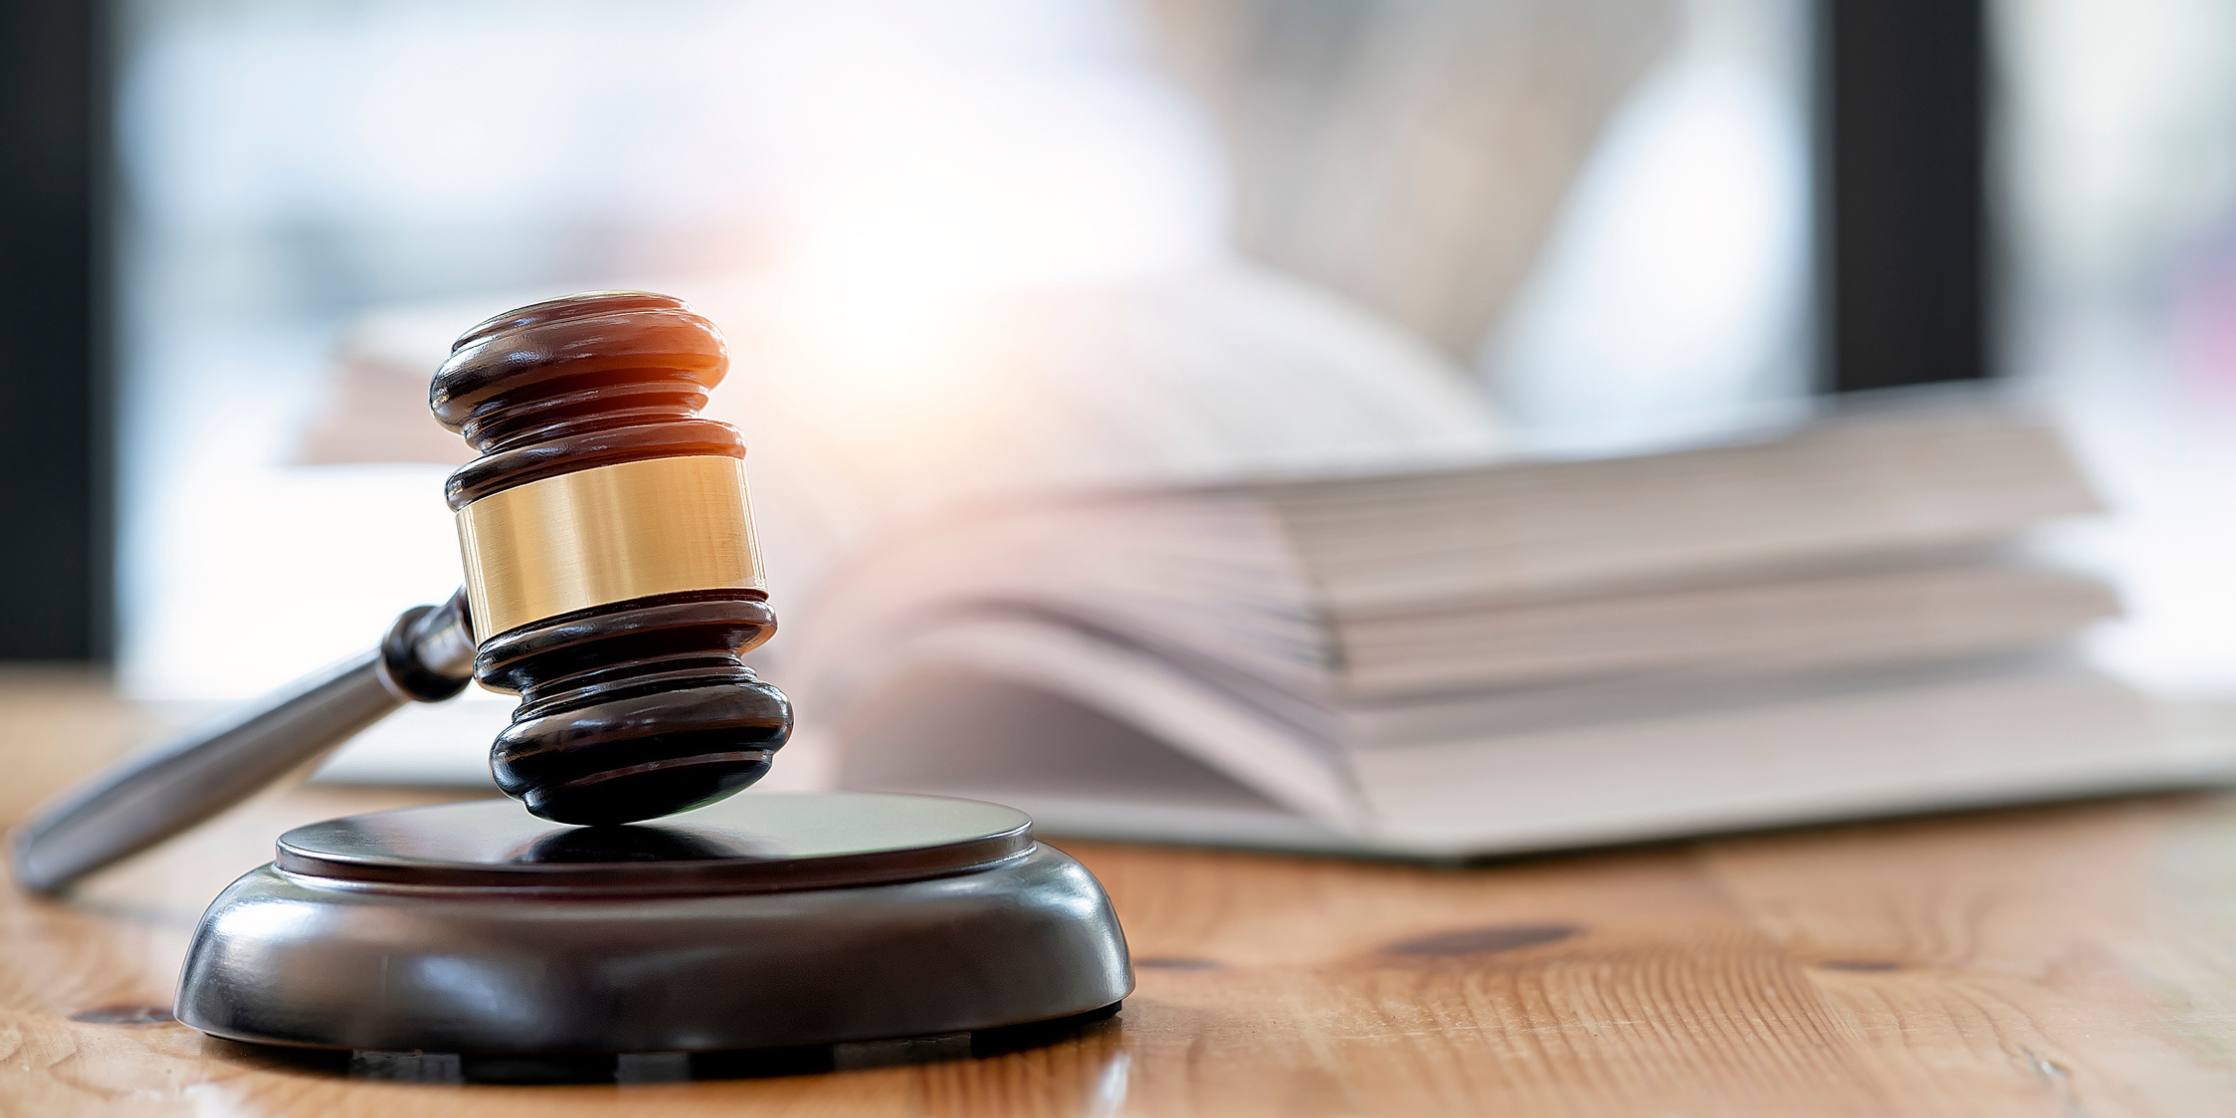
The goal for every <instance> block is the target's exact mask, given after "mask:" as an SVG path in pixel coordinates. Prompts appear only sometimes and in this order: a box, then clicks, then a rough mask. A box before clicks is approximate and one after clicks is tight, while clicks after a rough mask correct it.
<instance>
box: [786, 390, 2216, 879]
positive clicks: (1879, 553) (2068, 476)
mask: <svg viewBox="0 0 2236 1118" xmlns="http://www.w3.org/2000/svg"><path fill="white" fill-rule="evenodd" d="M2094 507H2095V506H2094V502H2093V500H2092V498H2091V496H2090V493H2089V489H2088V487H2087V486H2086V485H2085V484H2084V483H2083V481H2082V479H2081V478H2080V477H2079V475H2078V474H2077V473H2076V472H2075V470H2074V468H2073V466H2072V464H2071V462H2070V461H2069V460H2068V459H2067V458H2066V456H2065V454H2064V452H2063V450H2062V448H2061V446H2060V444H2059V442H2058V440H2057V438H2056V437H2055V435H2054V434H2053V433H2052V432H2051V431H2050V430H2048V429H2047V428H2044V427H2041V426H2038V425H2035V424H2033V423H2030V422H2027V421H2023V420H2017V419H2012V418H2008V417H2005V416H2002V415H1999V414H1996V413H1993V412H1979V411H1971V410H1961V411H1957V412H1927V413H1923V414H1917V415H1909V416H1891V417H1866V418H1860V419H1854V420H1848V421H1834V422H1828V423H1822V424H1818V425H1814V426H1810V427H1806V428H1803V429H1800V430H1798V431H1794V432H1791V433H1788V434H1785V435H1783V436H1780V437H1774V438H1769V439H1766V440H1764V441H1760V442H1755V443H1751V444H1746V445H1737V446H1726V447H1718V448H1710V449H1698V450H1690V451H1682V452H1675V453H1665V454H1658V455H1652V456H1646V457H1639V458H1631V459H1618V460H1609V461H1597V462H1569V463H1545V464H1504V465H1486V466H1482V467H1478V468H1463V469H1447V470H1439V471H1433V472H1417V473H1405V474H1396V475H1377V476H1369V477H1348V478H1330V479H1325V480H1317V481H1313V480H1287V481H1281V482H1269V483H1262V484H1236V485H1218V486H1201V487H1193V488H1170V489H1162V490H1151V491H1133V492H1118V493H1109V494H1103V495H1099V496H1096V497H1093V498H1074V499H1070V500H1064V501H1053V502H1044V503H1037V504H1036V503H1029V502H1028V503H1023V504H1018V505H1012V506H1007V507H999V508H988V509H983V510H980V511H979V512H977V513H976V514H975V515H957V516H955V517H953V518H952V519H951V521H950V522H949V523H948V524H947V525H946V526H945V527H944V528H942V529H941V530H939V531H937V532H927V533H922V534H919V535H917V536H916V537H914V538H911V539H908V540H904V541H899V542H897V543H896V544H895V545H894V546H891V547H889V548H886V549H882V550H880V551H878V552H877V553H875V554H874V555H873V556H871V557H870V558H868V559H867V560H866V561H864V562H863V563H862V564H860V565H859V566H858V567H857V568H855V569H853V570H850V571H848V572H846V573H845V574H843V575H841V576H840V581H839V583H838V592H837V593H835V594H834V595H833V599H834V601H836V602H838V603H840V604H839V605H838V606H837V607H836V608H833V609H830V610H828V611H826V612H825V613H824V614H823V615H822V616H821V617H820V618H819V619H818V625H819V629H818V631H817V632H816V633H814V634H813V635H812V636H810V637H809V638H807V639H805V640H803V641H802V642H800V644H801V649H800V651H801V653H802V655H801V659H800V661H797V662H795V663H794V665H793V666H792V671H793V672H794V673H795V674H794V678H795V679H797V680H799V681H800V685H801V687H802V688H803V691H802V693H803V695H805V696H808V697H809V698H810V699H811V700H812V701H813V702H814V703H815V704H817V708H818V709H821V710H827V711H842V712H845V721H844V722H843V723H842V728H843V733H844V738H845V741H846V745H845V748H844V749H843V751H842V752H841V753H840V765H841V769H840V774H839V778H840V780H841V781H842V782H843V783H847V784H855V785H864V786H872V787H906V788H912V789H917V790H929V791H948V792H954V793H958V794H967V795H973V796H982V797H989V798H996V799H1002V800H1004V801H1008V802H1014V803H1018V804H1020V805H1021V806H1024V807H1026V808H1027V809H1028V810H1031V811H1033V812H1034V813H1035V814H1036V816H1037V817H1039V818H1041V819H1042V820H1043V821H1044V823H1046V824H1048V825H1050V826H1053V827H1055V828H1058V829H1070V830H1076V831H1091V832H1096V833H1111V834H1126V835H1133V836H1139V837H1171V836H1175V835H1180V836H1187V837H1190V838H1196V839H1203V838H1212V837H1216V838H1223V839H1227V840H1232V841H1240V842H1255V843H1268V844H1278V845H1300V844H1301V845H1318V846H1328V847H1338V848H1350V849H1366V850H1375V851H1382V852H1391V853H1404V854H1416V855H1430V856H1463V855H1471V854H1478V853H1486V852H1500V851H1511V850H1517V849H1528V848H1538V847H1552V846H1569V845H1577V844H1585V843H1596V842H1606V841H1615V840H1626V839H1638V838H1648V837H1655V836H1666V835H1672V834H1681V833H1687V832H1692V831H1699V830H1710V829H1730V828H1737V827H1753V826H1763V825H1770V824H1778V823H1791V822H1799V821H1808V820H1817V819H1825V818H1834V817H1842V816H1854V815H1863V814H1877V813H1890V812H1904V811H1915V810H1923V809H1927V808H1933V807H1946V806H1957V805H1970V804H1984V803H1992V802H1998V801H2006V800H2015V799H2026V798H2035V797H2047V796H2069V795H2075V794H2082V793H2094V792H2102V791H2108V790H2114V789H2121V788H2135V787H2149V786H2162V785H2168V784H2180V783H2186V782H2189V781H2192V780H2198V779H2216V778H2220V777H2224V776H2225V775H2226V772H2227V761H2226V753H2225V751H2224V750H2221V749H2219V748H2216V747H2214V746H2211V745H2210V744H2207V743H2204V742H2199V741H2193V740H2188V739H2185V738H2184V737H2183V735H2181V734H2180V733H2178V732H2174V731H2173V730H2171V729H2170V728H2168V727H2164V726H2160V725H2158V724H2157V723H2158V721H2159V720H2160V719H2161V716H2162V715H2161V712H2159V711H2158V710H2157V709H2156V708H2154V707H2153V706H2152V705H2151V704H2149V703H2147V702H2146V701H2144V700H2143V699H2142V698H2141V697H2140V696H2138V695H2136V694H2134V693H2133V692H2131V691H2129V690H2128V689H2127V688H2125V687H2124V686H2123V685H2121V684H2119V683H2117V682H2114V681H2112V680H2110V679H2107V678H2105V677H2103V676H2101V675H2098V674H2096V673H2094V672H2092V671H2091V670H2089V669H2087V668H2086V667H2084V666H2080V665H2078V664H2077V663H2075V662H2074V660H2073V658H2072V657H2071V656H2068V655H2065V654H2063V652H2062V650H2061V645H2062V644H2063V643H2064V642H2065V641H2066V640H2067V639H2068V638H2070V637H2072V636H2073V635H2074V634H2075V633H2077V632H2078V631H2080V630H2081V629H2083V628H2084V627H2086V626H2088V625H2090V624H2092V623H2094V622H2097V621H2100V620H2103V619H2105V618H2108V617H2111V616H2113V615H2114V614H2115V613H2116V612H2117V601H2116V599H2115V598H2114V596H2113V595H2112V594H2111V593H2110V592H2109V591H2108V589H2107V588H2106V587H2105V586H2104V585H2102V584H2101V583H2100V582H2098V581H2097V580H2095V579H2093V578H2090V577H2086V576H2083V575H2079V574H2074V573H2066V572H2061V571H2058V570H2055V569H2051V568H2048V567H2045V566H2043V565H2041V564H2040V563H2038V562H2035V561H2031V560H2029V559H2028V558H2027V556H2026V549H2025V548H2023V547H2022V546H2019V545H2020V543H2021V542H2022V541H2021V537H2022V536H2023V534H2024V533H2026V532H2027V530H2028V529H2030V528H2033V527H2035V526H2037V525H2040V524H2042V523H2044V522H2046V521H2050V520H2053V519H2058V518H2063V517H2068V516H2074V515H2078V514H2084V513H2088V512H2091V511H2093V510H2094Z"/></svg>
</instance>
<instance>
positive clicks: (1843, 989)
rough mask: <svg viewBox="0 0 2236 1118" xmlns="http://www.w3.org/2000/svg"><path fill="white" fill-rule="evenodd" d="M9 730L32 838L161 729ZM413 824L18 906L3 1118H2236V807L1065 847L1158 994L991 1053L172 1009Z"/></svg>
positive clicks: (33, 707) (79, 686) (154, 872)
mask: <svg viewBox="0 0 2236 1118" xmlns="http://www.w3.org/2000/svg"><path fill="white" fill-rule="evenodd" d="M0 713H4V714H5V716H6V719H5V725H6V726H7V727H8V730H9V733H8V737H7V739H6V740H5V743H4V744H0V750H4V751H5V753H4V756H5V773H6V777H5V779H0V818H5V819H6V820H9V821H11V822H12V821H14V820H18V819H21V818H22V817H23V816H24V814H25V813H26V812H27V811H29V810H30V809H31V807H32V806H33V805H35V804H36V803H37V802H38V801H39V800H41V799H43V798H45V797H46V796H48V795H50V794H52V793H53V792H55V791H57V790H59V789H60V788H61V787H62V786H63V785H65V784H66V783H67V782H68V781H70V780H71V779H73V778H75V777H77V776H80V775H83V774H85V773H87V772H90V771H92V770H93V769H95V768H96V767H98V766H99V765H100V764H101V763H102V762H103V761H105V760H107V759H109V758H112V757H114V756H116V755H118V754H119V753H120V752H121V751H123V750H124V749H125V748H127V747H128V746H130V745H132V744H135V743H136V742H138V741H139V740H140V739H141V738H143V737H144V736H145V735H146V734H147V733H148V732H149V729H150V724H149V720H148V719H147V717H146V716H144V715H142V714H140V713H138V712H135V711H133V710H131V709H129V708H127V707H125V706H123V705H121V704H118V703H116V702H114V701H112V700H110V699H109V698H108V697H107V695H106V692H105V691H104V690H103V689H102V688H101V686H100V684H99V683H98V682H97V681H94V680H90V679H86V678H82V677H73V676H66V675H59V674H49V675H27V674H24V673H20V672H19V673H14V674H11V675H6V676H0ZM474 748H479V747H478V746H476V747H474ZM427 798H429V796H428V794H427V793H411V792H401V791H380V790H364V789H358V790H338V789H334V788H326V787H316V786H314V787H307V788H297V789H293V790H285V791H281V792H279V793H277V794H275V795H272V796H268V797H265V798H263V799H261V800H259V801H256V802H253V803H251V804H249V805H246V806H244V807H243V808H241V809H240V810H238V811H236V812H234V813H232V814H230V815H228V816H226V817H224V818H222V819H220V820H218V821H217V822H215V823H212V824H210V825H208V826H206V827H204V828H202V829H201V830H199V831H197V832H195V833H193V834H192V835H190V836H188V837H186V838H185V839H182V840H180V841H178V842H175V843H173V844H171V845H170V846H168V847H166V848H163V849H161V850H159V851H157V852H155V853H153V854H150V855H148V856H146V857H144V858H142V859H140V860H139V861H137V862H134V863H132V864H130V865H128V866H125V867H122V868H119V869H118V870H116V871H113V872H112V873H111V874H109V875H107V876H106V877H104V878H102V879H100V880H98V881H96V882H94V883H93V884H92V885H91V886H90V887H88V888H87V889H85V890H84V891H83V892H82V893H81V894H80V895H79V896H77V897H76V898H74V899H72V900H70V901H67V902H60V903H57V902H41V901H33V900H29V899H25V898H23V897H20V896H17V895H15V894H14V893H13V891H12V890H10V891H7V892H6V893H5V894H4V895H0V936H4V942H5V945H6V946H5V951H4V955H0V1111H4V1112H5V1113H8V1114H22V1115H67V1114H74V1113H80V1112H99V1113H110V1112H119V1113H158V1114H174V1113H175V1114H189V1113H191V1114H198V1115H221V1114H259V1115H266V1114H268V1115H282V1114H315V1115H320V1116H321V1118H333V1116H340V1115H356V1114H364V1115H391V1114H416V1113H444V1112H450V1111H470V1112H472V1113H475V1114H484V1115H509V1114H520V1115H530V1114H534V1115H562V1114H571V1113H576V1112H608V1111H612V1112H627V1113H659V1114H674V1115H687V1114H696V1113H707V1114H714V1113H723V1114H755V1115H776V1114H787V1115H788V1114H801V1115H810V1114H812V1115H841V1114H877V1115H957V1116H962V1115H992V1114H1047V1115H1072V1114H1097V1115H1100V1114H1202V1115H1226V1114H1282V1115H1311V1114H1365V1115H1404V1114H1432V1113H1454V1114H1490V1113H1516V1114H1703V1115H1708V1114H1714V1115H1728V1114H1738V1115H1747V1114H1776V1115H1789V1114H1871V1115H1882V1114H1950V1115H2003V1114H2026V1115H2037V1114H2038V1115H2059V1116H2070V1115H2119V1114H2147V1115H2157V1114H2200V1115H2206V1114H2229V1113H2236V799H2232V798H2229V797H2217V796H2186V797H2169V798H2152V799H2129V800H2122V801H2114V802H2107V803H2099V804H2092V805H2077V806H2066V807H2053V808H2041V809H2032V810H2025V811H2007V812H1997V813H1989V814H1975V815H1967V816H1958V817H1944V818H1939V819H1930V820H1911V821H1902V822H1890V823H1881V824H1872V825H1864V826H1843V827H1837V828H1828V829H1822V830H1813V831H1798V832H1790V833H1783V834H1774V835H1757V836H1750V837H1739V838H1723V839H1713V840H1704V841H1698V842H1691V843H1684V844H1678V845H1669V846H1659V847H1652V848H1643V849H1632V850H1623V851H1616V852H1610V853H1602V854H1595V855H1579V856H1571V857H1557V858H1538V859H1529V860H1522V861H1510V862H1505V863H1500V864H1495V865H1489V866H1482V867H1476V868H1469V869H1437V868H1421V867H1412V866H1404V865H1393V864H1379V863H1370V862H1357V861H1342V860H1331V859H1311V858H1297V857H1278V856H1271V855H1259V854H1247V853H1222V852H1207V851H1191V850H1182V849H1158V848H1150V847H1138V846H1123V845H1112V844H1102V843H1086V842H1080V843H1068V842H1064V843H1061V845H1063V846H1064V847H1065V848H1066V849H1068V850H1070V851H1072V852H1073V853H1074V854H1076V855H1078V856H1079V857H1080V858H1081V859H1082V860H1083V861H1085V862H1086V864H1087V865H1088V866H1089V867H1090V868H1091V869H1093V870H1094V871H1095V872H1096V873H1097V874H1098V875H1100V876H1101V878H1102V880H1103V881H1104V882H1105V884H1107V885H1108V886H1109V888H1110V892H1111V894H1112V896H1113V897H1114V899H1115V900H1116V902H1117V905H1118V911H1119V913H1120V916H1121V918H1122V919H1123V920H1124V921H1125V925H1126V930H1127V933H1128V935H1129V938H1130V939H1131V941H1132V945H1133V950H1134V955H1135V960H1136V964H1137V966H1138V968H1139V972H1140V989H1139V990H1138V992H1137V993H1136V994H1135V996H1134V997H1133V998H1132V999H1131V1000H1129V1001H1128V1002H1127V1003H1126V1007H1125V1011H1124V1013H1123V1014H1122V1015H1120V1016H1119V1017H1118V1018H1116V1019H1114V1020H1111V1021H1107V1022H1104V1023H1101V1024H1098V1025H1094V1026H1089V1027H1088V1028H1086V1029H1085V1030H1084V1031H1082V1032H1079V1033H1077V1034H1076V1035H1072V1036H1069V1037H1067V1038H1064V1039H1060V1040H1058V1041H1057V1042H1056V1043H1053V1044H1049V1045H1046V1046H1043V1047H1036V1048H1028V1049H1024V1050H1020V1051H1013V1052H1006V1053H1000V1054H979V1055H972V1054H971V1053H970V1052H969V1051H968V1049H967V1046H963V1045H959V1044H958V1043H957V1042H954V1041H952V1040H950V1041H938V1040H934V1041H928V1042H924V1043H920V1044H914V1045H889V1046H864V1047H863V1048H861V1049H860V1050H858V1051H849V1052H846V1053H842V1054H841V1056H840V1066H839V1067H838V1068H836V1069H835V1070H825V1071H809V1070H801V1069H800V1068H799V1067H797V1066H788V1065H784V1064H776V1065H766V1066H763V1065H755V1066H748V1067H745V1068H727V1069H725V1068H720V1067H708V1066H701V1067H697V1068H692V1067H690V1066H688V1065H686V1064H685V1063H684V1062H683V1061H681V1060H679V1059H669V1060H666V1061H663V1060H661V1059H658V1058H648V1059H645V1060H641V1061H634V1062H632V1063H627V1064H624V1066H623V1067H622V1068H621V1076H622V1078H623V1079H624V1080H625V1081H623V1082H618V1083H614V1082H608V1083H596V1084H569V1085H490V1084H486V1083H468V1082H461V1081H460V1079H461V1076H462V1075H468V1074H473V1073H474V1071H475V1069H471V1068H461V1066H460V1065H459V1064H458V1062H457V1061H456V1060H455V1059H450V1060H447V1061H446V1060H445V1059H443V1058H439V1057H431V1056H430V1057H413V1056H360V1057H357V1058H354V1059H347V1060H331V1061H304V1060H299V1059H286V1058H281V1057H278V1056H275V1055H274V1054H271V1053H267V1052H262V1051H258V1050H255V1049H251V1048H248V1047H245V1046H240V1045H234V1044H229V1043H225V1042H221V1041H216V1040H212V1039H209V1038H205V1037H203V1036H201V1035H200V1034H198V1033H195V1032H193V1031H192V1030H190V1029H187V1028H185V1027H183V1026H180V1025H179V1024H177V1023H176V1022H173V1021H172V1020H171V1019H170V1016H169V1010H168V1005H169V1002H170V997H171V992H172V984H173V982H174V981H175V979H176V975H177V969H178V962H179V958H180V955H181V952H182V950H183V948H184V945H185V942H186V938H187V935H188V933H189V932H190V931H191V929H192V927H193V923H194V920H195V918H196V916H197V915H198V914H199V913H200V911H201V908H202V906H203V904H204V903H206V902H207V901H208V899H209V898H210V897H211V896H213V895H214V894H215V893H216V892H217V891H218V889H219V888H221V887H222V886H223V885H224V884H225V883H226V882H227V881H228V880H230V879H231V878H232V877H233V876H235V875H237V874H238V873H240V872H242V871H244V870H246V869H248V868H250V867H251V866H253V865H255V864H257V863H258V862H261V861H263V860H264V859H265V858H266V857H268V856H269V853H270V844H271V840H272V838H273V837H274V836H275V835H276V834H278V832H279V831H281V830H282V829H284V828H286V827H288V826H292V825H295V824H297V823H302V822H307V821H310V820H313V819H316V818H323V817H325V816H329V815H333V814H337V813H341V812H346V811H352V810H364V809H370V808H374V807H384V806H394V805H397V804H401V803H406V802H414V801H417V800H425V799H427ZM721 1072H728V1073H737V1072H746V1073H749V1074H745V1075H743V1077H738V1078H709V1076H712V1075H714V1074H715V1073H721ZM692 1074H696V1075H699V1076H701V1077H700V1078H696V1079H693V1078H688V1076H689V1075H692Z"/></svg>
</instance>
